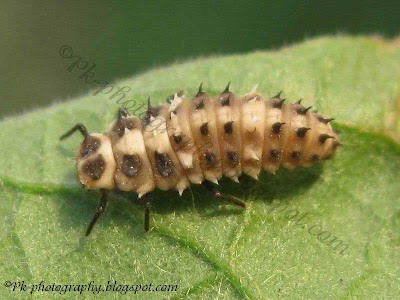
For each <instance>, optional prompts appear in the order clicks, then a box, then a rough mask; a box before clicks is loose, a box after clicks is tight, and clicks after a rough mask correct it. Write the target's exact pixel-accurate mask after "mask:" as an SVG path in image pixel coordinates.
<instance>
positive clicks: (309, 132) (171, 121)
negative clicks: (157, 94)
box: [60, 84, 340, 236]
mask: <svg viewBox="0 0 400 300" xmlns="http://www.w3.org/2000/svg"><path fill="white" fill-rule="evenodd" d="M256 87H257V86H256ZM256 87H254V88H253V90H252V91H251V92H249V93H248V94H246V95H245V96H244V97H243V98H241V99H240V98H237V97H235V95H234V94H233V93H231V92H230V90H229V84H228V85H227V87H226V88H225V90H224V91H223V92H222V93H221V94H220V95H219V96H217V97H215V98H214V97H210V96H209V95H207V94H206V93H205V92H204V91H203V89H202V85H200V88H199V91H198V93H197V94H196V95H195V96H194V97H193V99H191V100H190V99H187V98H185V97H184V96H183V94H182V93H176V94H175V95H173V96H170V97H169V98H168V99H167V102H168V103H167V104H163V105H160V106H157V107H153V106H151V104H150V98H149V100H148V109H147V111H146V112H145V113H144V115H143V116H142V117H141V118H138V117H137V116H132V115H129V113H128V111H127V110H126V109H120V110H119V112H118V118H117V120H116V121H114V122H113V123H112V124H111V126H110V128H109V129H108V131H107V132H106V133H104V134H99V133H91V134H89V133H88V131H87V130H86V128H85V126H84V125H82V124H77V125H75V126H74V127H73V128H72V129H71V130H70V131H68V132H67V133H66V134H64V135H63V136H62V137H61V138H60V139H61V140H62V139H65V138H66V137H68V136H70V135H71V134H72V133H74V132H75V131H77V130H79V131H80V132H81V133H82V135H83V137H84V140H83V142H82V144H81V146H80V148H79V151H78V153H77V156H76V164H77V169H78V178H79V181H80V182H81V183H82V185H83V186H84V187H85V188H87V189H92V190H94V189H100V190H101V192H102V198H101V201H100V204H99V207H98V209H97V212H96V214H95V215H94V217H93V219H92V221H91V223H90V224H89V226H88V229H87V231H86V236H88V235H89V234H90V232H91V230H92V228H93V226H94V225H95V223H96V221H97V220H98V218H99V217H100V216H101V214H102V213H103V212H104V210H105V208H106V206H107V194H108V192H109V191H112V190H122V191H127V192H136V193H137V194H138V198H141V197H142V196H143V195H145V197H143V199H144V201H143V203H144V206H145V224H144V228H145V231H148V230H149V217H150V197H149V193H150V192H151V191H153V190H154V189H155V188H158V189H161V190H170V189H173V190H177V191H178V192H179V194H180V195H182V193H183V191H184V190H185V189H186V188H187V187H188V186H189V185H190V184H202V185H204V186H205V187H206V188H207V189H209V190H211V191H212V192H213V194H214V196H215V197H216V198H219V199H223V200H228V201H230V202H231V203H233V204H236V205H239V206H241V207H245V206H246V205H245V203H244V202H243V201H242V200H240V199H238V198H236V197H234V196H231V195H226V194H223V193H221V192H219V191H218V190H217V189H216V188H215V185H213V184H212V183H214V184H218V180H219V179H220V178H221V177H222V176H225V177H228V178H230V179H232V180H234V181H236V182H239V177H240V176H241V174H242V173H245V174H247V175H249V176H251V177H253V178H255V179H258V175H259V173H260V172H261V170H265V171H268V172H270V173H273V174H275V172H276V171H277V170H278V168H279V167H280V166H283V167H285V168H288V169H293V168H295V167H297V166H303V167H309V166H311V165H313V164H315V163H318V162H320V161H322V160H326V159H329V158H331V157H332V156H333V155H334V154H335V152H336V149H337V146H338V145H340V142H339V136H338V134H337V132H335V131H334V130H333V129H332V127H331V125H330V123H329V122H330V121H332V120H333V119H327V118H324V117H322V116H321V115H319V114H318V113H317V111H314V112H311V111H310V109H311V106H310V107H304V106H303V105H302V104H301V100H299V101H297V102H296V103H291V104H285V103H284V101H285V99H282V98H281V97H280V96H281V93H279V94H278V95H276V96H274V97H272V98H270V99H264V98H263V97H262V96H261V95H260V94H258V93H256Z"/></svg>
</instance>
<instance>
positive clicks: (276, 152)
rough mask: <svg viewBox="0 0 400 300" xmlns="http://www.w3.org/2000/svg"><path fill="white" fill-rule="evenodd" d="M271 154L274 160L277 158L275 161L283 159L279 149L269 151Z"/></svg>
mask: <svg viewBox="0 0 400 300" xmlns="http://www.w3.org/2000/svg"><path fill="white" fill-rule="evenodd" d="M269 154H271V157H272V158H275V159H280V158H281V151H279V150H277V149H272V150H271V151H269Z"/></svg>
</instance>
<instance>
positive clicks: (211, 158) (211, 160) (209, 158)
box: [204, 152, 217, 167]
mask: <svg viewBox="0 0 400 300" xmlns="http://www.w3.org/2000/svg"><path fill="white" fill-rule="evenodd" d="M204 157H205V158H206V162H207V165H208V166H209V167H214V166H215V165H216V164H217V157H216V156H215V154H214V153H212V152H206V153H204Z"/></svg>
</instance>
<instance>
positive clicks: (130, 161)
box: [121, 154, 142, 177]
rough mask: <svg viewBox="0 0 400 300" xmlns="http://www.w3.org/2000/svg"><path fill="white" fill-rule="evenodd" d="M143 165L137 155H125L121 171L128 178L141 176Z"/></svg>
mask: <svg viewBox="0 0 400 300" xmlns="http://www.w3.org/2000/svg"><path fill="white" fill-rule="evenodd" d="M141 165H142V162H141V161H140V158H139V156H138V155H137V154H134V155H124V157H123V162H122V166H121V170H122V172H123V173H124V174H125V175H126V176H127V177H134V176H137V175H138V174H139V170H140V167H141Z"/></svg>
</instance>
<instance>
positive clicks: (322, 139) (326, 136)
mask: <svg viewBox="0 0 400 300" xmlns="http://www.w3.org/2000/svg"><path fill="white" fill-rule="evenodd" d="M333 138H334V137H333V136H331V135H329V134H325V133H324V134H321V135H320V136H319V142H320V143H321V144H323V143H325V141H326V140H327V139H333Z"/></svg>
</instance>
